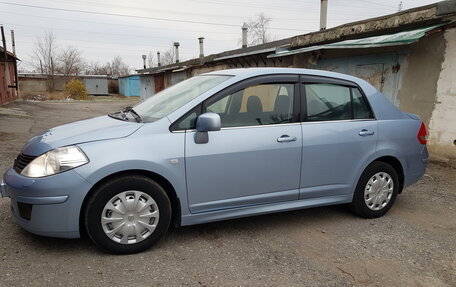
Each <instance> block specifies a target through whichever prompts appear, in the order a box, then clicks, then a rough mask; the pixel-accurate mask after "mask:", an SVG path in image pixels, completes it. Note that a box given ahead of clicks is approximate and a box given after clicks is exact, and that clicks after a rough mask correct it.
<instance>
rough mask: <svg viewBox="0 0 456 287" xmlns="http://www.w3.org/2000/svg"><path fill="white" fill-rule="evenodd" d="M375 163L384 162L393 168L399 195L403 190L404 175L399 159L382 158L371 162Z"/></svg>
mask: <svg viewBox="0 0 456 287" xmlns="http://www.w3.org/2000/svg"><path fill="white" fill-rule="evenodd" d="M375 161H380V162H384V163H386V164H389V165H390V166H392V167H393V168H394V170H395V171H396V172H397V176H398V178H399V191H398V193H399V194H400V193H402V190H403V188H404V181H405V175H404V167H403V166H402V163H401V162H400V161H399V159H397V158H396V157H394V156H382V157H379V158H377V159H375V160H373V161H372V162H375Z"/></svg>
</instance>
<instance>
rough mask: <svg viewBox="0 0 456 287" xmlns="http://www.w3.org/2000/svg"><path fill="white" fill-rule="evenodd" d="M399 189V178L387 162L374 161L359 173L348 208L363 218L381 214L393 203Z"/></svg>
mask: <svg viewBox="0 0 456 287" xmlns="http://www.w3.org/2000/svg"><path fill="white" fill-rule="evenodd" d="M398 191H399V178H398V175H397V172H396V170H395V169H394V168H393V167H392V166H391V165H389V164H387V163H384V162H381V161H375V162H373V163H371V164H370V165H369V166H368V167H367V168H366V169H365V170H364V172H363V173H362V174H361V177H360V179H359V181H358V184H357V185H356V189H355V193H354V195H353V201H352V203H351V204H350V209H351V210H352V211H353V212H354V213H355V214H357V215H359V216H361V217H364V218H377V217H380V216H383V215H384V214H385V213H387V212H388V210H389V209H390V208H391V206H392V205H393V203H394V201H395V200H396V197H397V194H398Z"/></svg>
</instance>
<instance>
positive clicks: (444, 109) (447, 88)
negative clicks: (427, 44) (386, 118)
mask: <svg viewBox="0 0 456 287" xmlns="http://www.w3.org/2000/svg"><path fill="white" fill-rule="evenodd" d="M444 37H445V41H446V49H445V59H444V61H443V63H442V70H441V72H440V77H439V80H438V82H437V97H436V99H437V101H436V105H435V109H434V111H433V112H432V117H431V121H430V124H429V130H430V135H429V149H430V150H431V152H433V154H435V155H436V156H438V157H439V156H440V157H443V158H446V159H450V160H452V161H454V160H456V145H455V144H454V141H455V140H456V29H449V30H447V31H446V32H445V34H444Z"/></svg>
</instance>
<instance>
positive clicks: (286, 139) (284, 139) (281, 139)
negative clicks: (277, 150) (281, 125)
mask: <svg viewBox="0 0 456 287" xmlns="http://www.w3.org/2000/svg"><path fill="white" fill-rule="evenodd" d="M296 140H297V138H296V137H290V136H289V135H282V136H280V137H279V138H278V139H277V141H278V142H279V143H287V142H294V141H296Z"/></svg>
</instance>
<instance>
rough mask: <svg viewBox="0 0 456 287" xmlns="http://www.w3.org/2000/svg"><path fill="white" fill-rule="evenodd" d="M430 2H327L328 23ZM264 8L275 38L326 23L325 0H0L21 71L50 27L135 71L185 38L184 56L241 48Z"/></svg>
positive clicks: (92, 55) (59, 37) (65, 41)
mask: <svg viewBox="0 0 456 287" xmlns="http://www.w3.org/2000/svg"><path fill="white" fill-rule="evenodd" d="M434 2H436V1H428V0H403V1H395V0H382V1H375V0H329V1H328V24H327V27H328V28H331V27H335V26H338V25H342V24H344V23H349V22H353V21H358V20H364V19H368V18H373V17H378V16H382V15H387V14H392V13H396V12H397V11H398V10H399V6H400V3H401V6H402V10H406V9H410V8H414V7H417V6H423V5H427V4H431V3H434ZM260 13H264V14H265V15H266V16H267V17H269V18H272V21H271V23H270V28H269V32H270V34H271V36H272V37H273V38H274V39H275V40H279V39H283V38H287V37H291V36H296V35H301V34H306V33H309V32H314V31H317V30H318V29H319V24H320V20H319V18H320V1H319V0H311V1H310V0H309V1H307V0H162V1H156V0H129V1H125V0H124V1H120V0H92V1H89V0H29V1H27V0H0V24H2V25H3V26H4V29H5V34H6V39H7V47H8V50H11V39H10V30H14V31H15V32H14V33H15V39H16V52H17V56H18V58H20V59H21V63H20V69H21V70H30V69H31V65H30V63H31V62H32V61H33V47H34V43H36V41H37V39H38V38H40V37H43V36H44V34H45V32H47V31H52V32H53V34H54V36H55V38H56V42H57V46H58V47H59V48H60V49H63V48H64V47H67V46H73V47H76V48H78V49H79V50H80V51H81V52H82V56H83V57H84V59H85V60H87V61H94V62H100V63H105V62H110V61H111V60H112V59H113V58H114V57H116V56H121V57H122V59H123V60H124V62H126V63H127V64H128V65H129V66H131V67H132V68H133V69H140V68H142V58H141V56H142V55H145V54H149V52H152V53H153V54H154V55H155V54H156V52H157V51H161V52H164V51H166V50H168V49H169V48H170V46H171V43H172V42H179V43H180V47H179V49H180V50H179V54H180V60H181V61H184V60H188V59H192V58H196V57H198V55H199V44H198V37H204V38H205V40H204V50H205V51H204V52H205V54H206V55H209V54H214V53H219V52H223V51H227V50H232V49H237V48H240V45H241V44H240V39H241V26H242V24H243V23H244V22H248V21H249V20H252V19H254V18H255V17H256V16H257V15H258V14H260Z"/></svg>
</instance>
